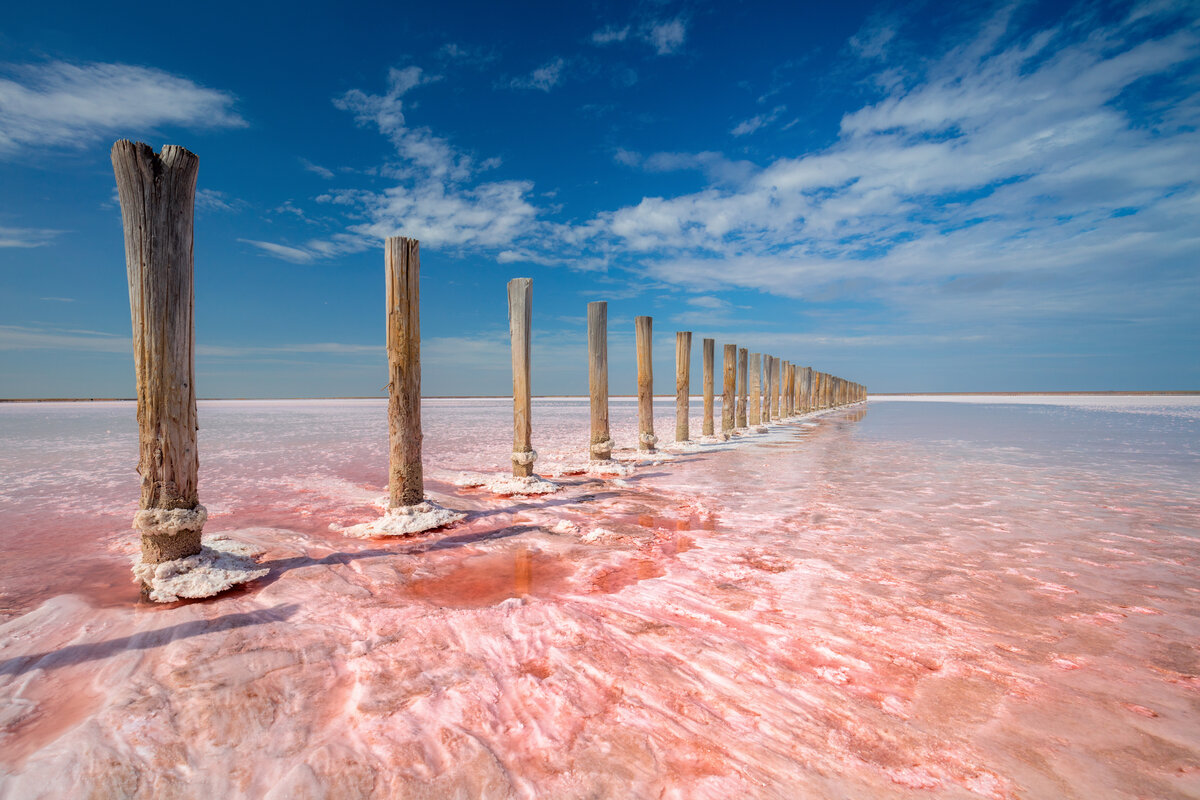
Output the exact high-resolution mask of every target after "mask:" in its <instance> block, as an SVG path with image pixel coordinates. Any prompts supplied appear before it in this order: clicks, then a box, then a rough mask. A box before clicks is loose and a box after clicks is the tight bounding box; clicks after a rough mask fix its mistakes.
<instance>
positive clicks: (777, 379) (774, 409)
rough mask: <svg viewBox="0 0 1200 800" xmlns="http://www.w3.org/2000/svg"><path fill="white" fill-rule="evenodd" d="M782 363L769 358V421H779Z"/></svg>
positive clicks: (780, 360) (773, 357)
mask: <svg viewBox="0 0 1200 800" xmlns="http://www.w3.org/2000/svg"><path fill="white" fill-rule="evenodd" d="M782 378H783V361H782V359H780V357H779V356H771V419H774V420H778V419H779V395H780V393H781V392H782V391H783V385H782Z"/></svg>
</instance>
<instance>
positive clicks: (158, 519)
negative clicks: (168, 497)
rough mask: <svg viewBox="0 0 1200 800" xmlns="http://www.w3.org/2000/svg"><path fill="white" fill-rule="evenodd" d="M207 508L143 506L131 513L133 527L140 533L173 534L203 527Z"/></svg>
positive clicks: (199, 506)
mask: <svg viewBox="0 0 1200 800" xmlns="http://www.w3.org/2000/svg"><path fill="white" fill-rule="evenodd" d="M207 519H208V510H207V509H206V508H205V507H204V506H201V505H197V506H196V507H195V508H143V509H139V510H138V512H137V513H136V514H134V515H133V527H134V528H136V529H137V530H140V531H141V532H142V533H152V534H160V535H161V534H174V533H180V532H182V531H198V530H203V529H204V522H205V520H207Z"/></svg>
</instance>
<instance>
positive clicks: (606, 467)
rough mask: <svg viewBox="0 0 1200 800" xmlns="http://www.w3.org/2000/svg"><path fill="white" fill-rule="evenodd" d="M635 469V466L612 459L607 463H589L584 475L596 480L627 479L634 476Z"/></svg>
mask: <svg viewBox="0 0 1200 800" xmlns="http://www.w3.org/2000/svg"><path fill="white" fill-rule="evenodd" d="M634 469H635V467H634V465H633V464H623V463H621V462H620V461H617V460H616V459H615V458H610V459H607V460H605V461H589V462H588V463H587V469H586V470H584V474H585V475H591V476H592V477H595V478H626V477H628V476H630V475H632V474H633V472H634Z"/></svg>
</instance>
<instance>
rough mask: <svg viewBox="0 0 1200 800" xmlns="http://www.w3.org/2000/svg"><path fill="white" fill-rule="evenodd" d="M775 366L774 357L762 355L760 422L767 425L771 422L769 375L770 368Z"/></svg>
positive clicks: (770, 377) (771, 378) (770, 380)
mask: <svg viewBox="0 0 1200 800" xmlns="http://www.w3.org/2000/svg"><path fill="white" fill-rule="evenodd" d="M774 364H775V357H774V356H771V355H769V354H767V353H763V396H762V421H763V422H764V423H769V422H770V421H771V382H772V380H774V379H773V377H772V375H771V371H772V367H773V365H774Z"/></svg>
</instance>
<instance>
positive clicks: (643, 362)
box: [634, 317, 658, 453]
mask: <svg viewBox="0 0 1200 800" xmlns="http://www.w3.org/2000/svg"><path fill="white" fill-rule="evenodd" d="M653 325H654V321H653V320H652V319H651V318H650V317H636V318H634V328H635V332H636V343H637V380H638V449H639V450H644V451H646V452H648V453H653V452H654V445H655V444H657V442H658V439H656V438H655V437H654V368H653V364H652V363H651V359H650V353H651V344H652V343H651V339H652V335H653Z"/></svg>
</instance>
